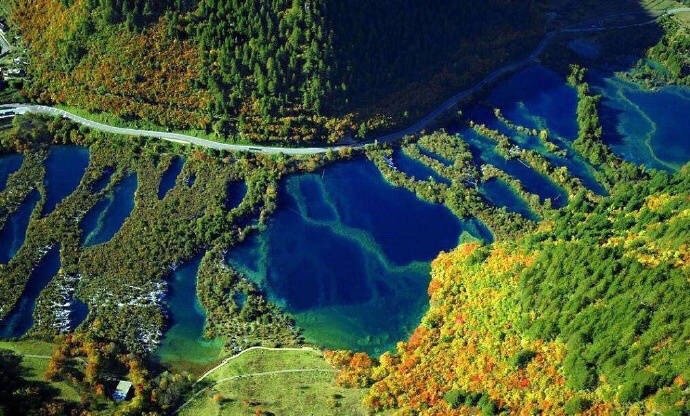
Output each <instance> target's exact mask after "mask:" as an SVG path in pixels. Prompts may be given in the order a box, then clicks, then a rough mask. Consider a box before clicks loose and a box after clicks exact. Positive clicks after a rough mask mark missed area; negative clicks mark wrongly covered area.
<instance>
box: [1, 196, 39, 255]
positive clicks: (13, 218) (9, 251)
mask: <svg viewBox="0 0 690 416" xmlns="http://www.w3.org/2000/svg"><path fill="white" fill-rule="evenodd" d="M40 200H41V195H40V194H39V193H38V191H35V190H34V191H31V192H30V193H29V195H28V196H27V197H26V198H25V199H24V201H23V202H22V203H21V205H19V208H18V209H17V210H16V211H15V212H13V213H12V214H10V216H9V217H8V218H7V221H6V222H5V226H4V227H3V228H2V230H0V263H3V264H7V263H8V262H9V261H10V260H11V259H12V258H13V257H14V255H15V254H17V251H19V249H20V248H21V247H22V245H23V244H24V240H25V239H26V230H27V228H28V227H29V221H30V220H31V213H32V212H33V211H34V208H36V204H38V202H39V201H40Z"/></svg>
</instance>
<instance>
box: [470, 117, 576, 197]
mask: <svg viewBox="0 0 690 416" xmlns="http://www.w3.org/2000/svg"><path fill="white" fill-rule="evenodd" d="M460 135H461V137H462V138H463V139H464V140H465V141H466V142H467V144H468V145H469V147H470V150H471V151H472V154H473V156H474V158H475V160H481V161H482V162H483V163H488V164H491V165H494V166H495V167H497V168H499V169H501V170H503V171H504V172H506V173H508V174H509V175H511V176H513V177H515V178H517V179H519V180H520V182H522V185H523V186H524V187H525V189H526V190H527V191H529V192H531V193H533V194H536V195H539V196H540V197H541V199H542V200H543V199H547V198H550V199H551V203H552V205H553V206H554V207H562V206H564V205H565V204H566V203H567V202H568V196H567V194H566V192H565V191H564V190H563V189H561V188H560V187H558V186H556V185H555V184H554V183H553V182H551V181H550V180H549V179H548V178H547V177H545V176H544V175H542V174H540V173H538V172H536V171H534V170H533V169H531V168H530V167H529V166H527V165H526V164H524V163H523V162H522V161H521V160H517V159H510V160H508V159H505V158H504V157H503V156H501V155H499V154H498V153H497V152H496V149H495V147H494V142H493V141H491V140H490V139H488V138H486V137H484V136H481V135H479V134H477V133H476V132H475V131H474V130H472V129H470V128H467V129H465V130H463V131H462V132H461V133H460Z"/></svg>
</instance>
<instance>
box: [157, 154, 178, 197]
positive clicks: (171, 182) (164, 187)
mask: <svg viewBox="0 0 690 416" xmlns="http://www.w3.org/2000/svg"><path fill="white" fill-rule="evenodd" d="M183 167H184V159H182V158H181V157H175V158H173V160H172V161H171V162H170V166H168V168H167V169H166V170H165V172H163V176H162V177H161V183H160V185H159V186H158V199H163V198H164V197H165V195H166V194H167V193H168V192H170V190H171V189H173V188H174V187H175V183H176V182H177V177H178V176H179V175H180V172H182V168H183Z"/></svg>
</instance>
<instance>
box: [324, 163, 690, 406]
mask: <svg viewBox="0 0 690 416" xmlns="http://www.w3.org/2000/svg"><path fill="white" fill-rule="evenodd" d="M689 195H690V166H686V167H685V168H684V169H682V170H681V171H680V172H678V173H677V174H675V176H670V175H667V174H664V173H654V174H653V175H652V177H651V179H649V180H647V181H645V182H642V183H639V184H634V185H630V184H620V185H618V186H617V187H616V188H615V189H614V191H613V192H612V194H611V196H610V197H608V198H606V199H604V200H603V201H602V202H600V203H597V204H589V203H586V202H584V201H582V200H579V201H574V202H573V203H572V204H571V205H569V206H568V208H566V209H564V210H561V211H559V212H558V213H556V214H554V215H555V216H553V217H552V218H550V219H549V220H547V221H545V222H543V223H542V224H541V225H540V228H539V230H537V231H536V232H534V233H531V234H528V235H527V236H525V237H523V238H521V239H519V240H518V241H515V242H507V241H503V242H498V243H495V244H493V245H491V246H480V245H478V244H466V245H461V246H460V247H458V248H457V249H456V250H454V251H452V252H450V253H446V254H441V255H440V256H439V257H438V258H437V259H436V260H435V261H434V263H433V271H432V281H431V283H430V286H429V294H430V296H431V307H430V309H429V311H428V312H427V313H426V315H425V316H424V318H423V320H422V324H421V325H420V326H419V327H418V328H417V330H416V331H415V332H414V333H413V335H412V336H411V337H410V339H409V340H408V341H406V342H402V343H400V344H399V345H398V348H397V352H396V353H395V354H385V355H384V356H382V357H381V358H380V362H379V363H378V364H376V363H374V362H372V361H371V360H368V359H366V358H363V357H361V356H353V355H352V354H350V353H343V352H334V353H331V355H330V359H331V361H332V362H333V363H335V364H336V365H338V366H340V367H341V368H343V371H342V372H341V374H340V376H339V377H340V381H341V382H342V383H344V384H348V385H360V386H361V385H371V389H370V392H369V395H368V397H367V399H366V401H367V404H368V405H369V407H370V408H372V409H376V410H381V409H386V408H399V409H407V410H413V411H419V412H421V413H422V414H444V415H446V414H468V413H470V414H471V413H473V412H476V411H478V410H480V411H481V412H482V413H484V414H493V413H494V412H496V411H499V410H501V409H503V410H508V411H510V413H513V414H533V413H534V412H535V411H540V412H542V414H564V413H565V414H576V413H580V412H583V411H584V412H586V413H587V414H611V413H618V412H623V413H625V414H651V413H660V414H679V415H680V414H687V413H688V412H690V397H689V396H690V393H689V392H690V390H689V389H688V380H690V362H689V361H688V360H687V357H689V356H690V280H689V279H688V276H690V250H689V243H690V198H689V197H688V196H689ZM627 412H630V413H627Z"/></svg>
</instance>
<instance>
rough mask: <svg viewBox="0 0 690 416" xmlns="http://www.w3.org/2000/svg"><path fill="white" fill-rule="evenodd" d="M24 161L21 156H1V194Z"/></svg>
mask: <svg viewBox="0 0 690 416" xmlns="http://www.w3.org/2000/svg"><path fill="white" fill-rule="evenodd" d="M23 161H24V156H23V155H20V154H9V155H0V192H2V191H4V190H5V186H7V179H8V178H9V177H10V175H12V174H13V173H14V172H16V171H17V170H18V169H19V168H20V167H21V166H22V162H23Z"/></svg>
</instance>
